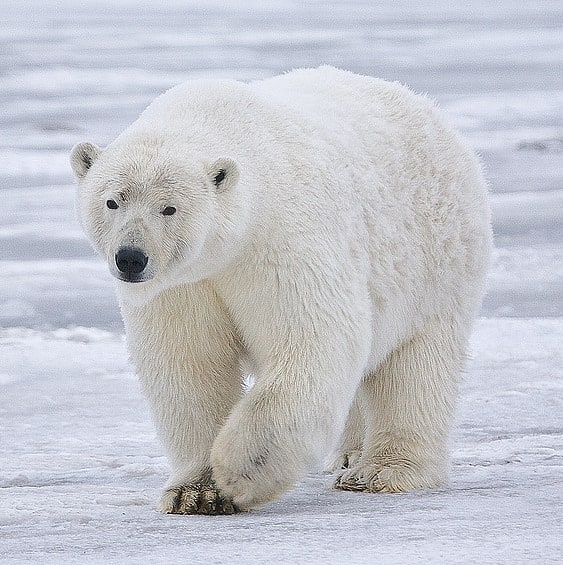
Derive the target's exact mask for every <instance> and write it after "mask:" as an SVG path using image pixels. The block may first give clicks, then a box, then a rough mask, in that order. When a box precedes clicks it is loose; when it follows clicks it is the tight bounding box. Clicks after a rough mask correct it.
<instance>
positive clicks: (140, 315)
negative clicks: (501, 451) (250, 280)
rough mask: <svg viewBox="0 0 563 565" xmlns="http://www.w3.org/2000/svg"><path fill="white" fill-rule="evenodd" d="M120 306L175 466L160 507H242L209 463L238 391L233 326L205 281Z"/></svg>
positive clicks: (216, 510)
mask: <svg viewBox="0 0 563 565" xmlns="http://www.w3.org/2000/svg"><path fill="white" fill-rule="evenodd" d="M122 310H123V314H124V320H125V324H126V329H127V338H128V342H129V350H130V354H131V359H132V361H133V362H134V363H135V365H136V368H137V372H138V374H139V379H140V382H141V386H142V389H143V392H144V393H145V395H146V397H147V399H148V401H149V404H150V407H151V410H152V414H153V418H154V420H155V423H156V427H157V430H158V433H159V436H160V439H161V441H162V442H163V443H164V445H165V447H166V450H167V452H168V459H169V462H170V466H171V468H172V474H171V477H170V479H169V481H168V483H167V485H166V488H165V491H164V493H163V495H162V497H161V500H160V503H159V505H158V509H159V510H160V511H161V512H164V513H168V514H232V513H233V512H235V511H236V510H237V508H236V506H235V505H233V503H232V499H231V498H230V497H229V496H225V495H224V494H222V493H221V492H219V489H218V488H217V486H216V484H215V483H214V481H213V479H212V477H211V461H210V453H211V446H212V444H213V441H214V440H215V437H216V436H217V433H218V431H219V429H220V428H221V426H222V425H223V423H224V422H225V420H226V419H227V416H228V414H229V412H230V410H231V408H232V406H233V405H234V404H235V403H236V402H237V401H238V400H239V398H240V396H241V389H242V379H241V372H240V367H239V357H240V349H241V348H240V344H239V342H238V340H237V338H236V335H235V333H234V331H233V329H232V323H231V322H230V320H229V318H228V316H227V315H226V314H225V312H224V310H223V309H222V308H221V306H220V304H219V303H218V302H217V300H215V296H214V293H212V292H211V290H210V289H209V288H208V287H207V286H206V285H204V284H203V283H201V284H198V285H190V286H187V287H177V288H175V289H171V290H167V291H165V292H163V293H162V294H161V295H159V296H158V297H157V298H155V299H154V300H153V301H152V302H150V303H149V304H147V305H145V306H143V307H135V308H133V307H128V306H127V304H126V303H125V304H124V305H122Z"/></svg>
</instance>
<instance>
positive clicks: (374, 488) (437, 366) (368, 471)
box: [334, 322, 466, 492]
mask: <svg viewBox="0 0 563 565" xmlns="http://www.w3.org/2000/svg"><path fill="white" fill-rule="evenodd" d="M463 336H465V331H464V330H463V328H461V329H460V330H459V331H456V325H455V323H451V324H448V323H444V322H439V323H435V324H433V325H431V326H430V327H427V328H426V331H424V332H422V333H419V334H418V335H417V336H415V337H414V338H412V339H411V340H410V341H408V342H406V343H404V344H403V345H401V346H400V347H399V348H398V349H397V350H395V351H394V352H393V353H392V354H391V355H390V356H389V357H388V359H386V361H385V362H384V363H383V364H382V365H381V366H380V367H379V369H378V370H377V371H376V372H375V373H373V374H371V375H369V376H368V377H367V379H366V380H365V381H364V383H362V385H361V387H362V394H363V396H362V402H363V403H364V402H365V404H363V405H364V408H365V413H364V416H365V418H366V438H365V442H364V450H363V453H362V457H361V459H360V461H359V462H358V463H357V464H356V465H355V466H354V467H352V468H351V469H346V470H344V471H343V472H341V474H340V476H339V477H338V478H337V480H336V482H335V485H334V486H335V488H338V489H342V490H355V491H366V492H403V491H410V490H413V489H418V488H433V487H437V486H439V485H441V484H443V482H444V481H445V479H446V476H447V470H448V457H447V439H448V432H449V429H450V424H451V420H452V416H453V411H454V407H455V402H456V396H457V385H458V378H459V373H460V371H461V369H462V365H463V359H464V350H465V342H466V340H465V337H463Z"/></svg>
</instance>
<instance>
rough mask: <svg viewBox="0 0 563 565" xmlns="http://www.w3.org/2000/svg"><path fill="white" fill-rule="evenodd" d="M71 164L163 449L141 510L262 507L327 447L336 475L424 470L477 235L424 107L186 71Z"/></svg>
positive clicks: (464, 157)
mask: <svg viewBox="0 0 563 565" xmlns="http://www.w3.org/2000/svg"><path fill="white" fill-rule="evenodd" d="M71 163H72V167H73V170H74V172H75V174H76V176H77V178H78V211H79V217H80V219H81V223H82V225H83V227H84V229H85V231H86V233H87V235H88V237H89V239H90V240H91V242H92V244H93V245H94V247H95V248H96V249H97V250H98V251H99V252H100V253H101V254H102V255H103V256H104V257H105V258H106V259H107V261H108V264H109V267H110V270H111V272H112V273H113V274H114V275H115V277H116V278H117V279H118V282H117V292H118V296H119V300H120V304H121V309H122V314H123V318H124V321H125V327H126V331H127V337H128V343H129V349H130V354H131V358H132V360H133V362H134V364H135V366H136V369H137V371H138V373H139V377H140V380H141V383H142V387H143V389H144V392H145V393H146V396H147V397H148V399H149V402H150V404H151V407H152V410H153V414H154V418H155V421H156V424H157V427H158V430H159V433H160V436H161V437H162V440H163V442H164V443H165V445H166V447H167V450H168V453H169V458H170V464H171V467H172V476H171V478H170V480H169V482H168V485H167V488H166V490H165V492H164V494H163V496H162V499H161V502H160V509H161V510H162V511H163V512H169V513H184V514H191V513H204V514H227V513H232V512H234V511H237V510H244V509H249V508H251V507H253V506H256V505H259V504H262V503H265V502H267V501H270V500H272V499H274V498H275V497H277V496H279V495H280V494H281V493H283V492H284V491H285V490H287V489H288V488H290V487H291V486H292V485H293V484H294V483H295V481H296V480H297V479H299V478H300V477H301V476H302V474H303V473H304V472H305V470H307V469H308V468H310V466H311V465H312V464H313V463H315V462H318V461H319V460H320V459H321V457H323V456H324V455H325V454H326V453H327V452H328V450H329V449H331V448H333V447H335V441H338V439H339V438H341V442H340V447H339V448H338V451H337V457H336V464H335V465H336V467H337V468H338V476H337V478H336V482H335V486H336V488H340V489H347V490H358V491H367V492H396V491H407V490H411V489H416V488H425V487H435V486H437V485H439V484H441V483H442V482H443V481H444V480H445V477H446V474H447V454H446V443H447V436H448V430H449V428H450V424H451V420H452V412H453V410H454V405H455V402H456V391H457V385H458V379H459V375H460V371H461V369H462V366H463V362H464V357H465V351H466V345H467V339H468V334H469V332H470V328H471V324H472V320H473V318H474V315H475V313H476V310H477V309H478V306H479V304H480V299H481V295H482V290H483V279H484V276H485V272H486V269H487V264H488V259H489V253H490V247H491V230H490V221H489V210H488V204H487V195H486V190H485V186H484V182H483V179H482V177H481V173H480V167H479V165H478V163H477V161H476V159H475V158H474V156H473V155H472V154H471V152H470V151H468V150H467V149H466V148H465V147H464V146H463V144H462V143H461V142H460V140H459V139H458V137H457V135H456V134H455V133H453V132H452V131H451V130H450V128H449V127H448V126H447V125H445V124H444V122H443V120H442V118H441V117H440V116H439V114H438V112H437V111H436V109H435V107H434V106H433V104H432V103H430V102H429V101H428V100H427V99H425V98H423V97H419V96H415V95H413V94H412V93H411V92H410V91H409V90H407V89H406V88H404V87H402V86H400V85H398V84H395V83H388V82H385V81H382V80H378V79H373V78H369V77H363V76H357V75H354V74H352V73H350V72H346V71H341V70H337V69H334V68H331V67H321V68H319V69H307V70H298V71H294V72H290V73H288V74H285V75H283V76H279V77H275V78H272V79H268V80H264V81H258V82H252V83H250V84H242V83H239V82H236V81H223V80H221V81H215V80H198V81H193V82H187V83H185V84H181V85H179V86H177V87H175V88H173V89H171V90H169V91H168V92H166V93H165V94H163V95H162V96H160V97H159V98H157V99H156V100H155V101H154V102H153V103H152V104H151V105H150V106H149V107H148V108H147V109H146V110H145V112H144V113H143V114H142V115H141V117H140V118H139V119H138V120H137V121H136V122H135V123H134V124H133V125H131V126H130V127H129V128H128V129H127V130H126V131H125V132H124V133H122V134H121V135H120V136H119V137H118V138H117V139H116V140H115V141H114V142H113V143H112V144H111V145H110V146H109V147H107V148H106V149H105V150H103V151H102V150H101V149H99V148H98V147H96V146H95V145H92V144H90V143H81V144H79V145H77V146H76V147H75V148H74V149H73V152H72V156H71ZM243 363H244V366H245V367H250V371H251V372H252V374H254V375H255V384H254V386H253V387H252V388H251V389H250V390H249V391H247V392H246V393H245V394H243V388H244V387H243V379H242V376H241V372H242V370H241V364H243Z"/></svg>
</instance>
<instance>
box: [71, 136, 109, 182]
mask: <svg viewBox="0 0 563 565" xmlns="http://www.w3.org/2000/svg"><path fill="white" fill-rule="evenodd" d="M101 154H102V150H101V149H100V148H99V147H98V146H97V145H94V144H93V143H88V142H83V143H79V144H78V145H75V146H74V147H73V148H72V152H71V153H70V166H71V167H72V170H73V172H74V174H75V175H76V178H79V179H81V178H84V176H85V175H86V173H87V172H88V170H89V169H90V167H91V166H92V165H93V164H94V161H95V160H96V159H97V158H98V157H99V156H100V155H101Z"/></svg>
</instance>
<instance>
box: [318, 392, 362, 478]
mask: <svg viewBox="0 0 563 565" xmlns="http://www.w3.org/2000/svg"><path fill="white" fill-rule="evenodd" d="M358 395H359V393H358V394H357V395H356V398H355V399H354V402H353V404H352V406H351V407H350V413H349V414H348V419H347V420H346V427H345V428H344V432H343V433H342V438H341V439H340V445H339V447H338V449H337V450H336V451H335V452H334V453H333V455H332V460H331V461H330V463H329V465H328V466H327V472H329V473H334V472H337V471H341V470H342V469H350V468H351V467H354V466H355V465H356V463H358V461H359V460H360V457H361V455H362V447H363V443H364V435H365V420H364V416H363V414H362V410H361V407H360V400H359V398H358Z"/></svg>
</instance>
